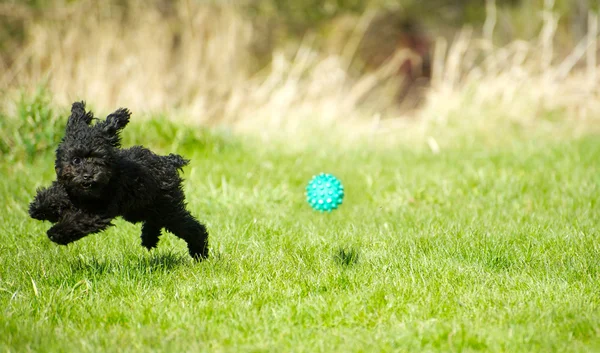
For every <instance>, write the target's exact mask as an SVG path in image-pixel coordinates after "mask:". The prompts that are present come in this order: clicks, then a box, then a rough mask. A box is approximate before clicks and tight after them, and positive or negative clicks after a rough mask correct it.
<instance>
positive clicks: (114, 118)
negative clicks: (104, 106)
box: [104, 108, 131, 134]
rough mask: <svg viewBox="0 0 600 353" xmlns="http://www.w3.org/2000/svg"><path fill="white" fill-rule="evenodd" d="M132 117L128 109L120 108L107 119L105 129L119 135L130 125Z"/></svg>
mask: <svg viewBox="0 0 600 353" xmlns="http://www.w3.org/2000/svg"><path fill="white" fill-rule="evenodd" d="M130 116H131V112H130V111H129V110H128V109H127V108H119V109H117V110H116V111H115V112H114V113H112V114H109V115H108V116H107V117H106V126H105V127H104V129H105V130H106V132H108V133H110V134H114V133H117V132H118V131H119V130H121V129H123V128H124V127H125V125H127V124H128V123H129V117H130Z"/></svg>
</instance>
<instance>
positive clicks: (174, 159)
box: [166, 153, 190, 169]
mask: <svg viewBox="0 0 600 353" xmlns="http://www.w3.org/2000/svg"><path fill="white" fill-rule="evenodd" d="M166 158H167V160H168V161H169V162H170V163H171V165H172V166H174V167H175V168H177V169H181V168H183V167H185V166H186V165H188V164H189V163H190V160H189V159H185V158H183V157H181V156H180V155H178V154H173V153H171V154H169V155H168V156H167V157H166Z"/></svg>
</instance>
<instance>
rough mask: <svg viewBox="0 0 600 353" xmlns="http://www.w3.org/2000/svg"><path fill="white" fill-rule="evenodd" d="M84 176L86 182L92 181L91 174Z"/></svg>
mask: <svg viewBox="0 0 600 353" xmlns="http://www.w3.org/2000/svg"><path fill="white" fill-rule="evenodd" d="M82 176H83V180H85V181H88V180H90V179H92V175H91V174H89V173H85V174H83V175H82Z"/></svg>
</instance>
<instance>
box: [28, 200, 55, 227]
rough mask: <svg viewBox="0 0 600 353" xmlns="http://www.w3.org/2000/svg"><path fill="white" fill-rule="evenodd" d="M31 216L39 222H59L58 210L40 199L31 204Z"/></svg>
mask: <svg viewBox="0 0 600 353" xmlns="http://www.w3.org/2000/svg"><path fill="white" fill-rule="evenodd" d="M29 216H30V217H31V218H33V219H37V220H39V221H50V222H54V223H55V222H57V221H58V212H57V210H56V209H52V208H50V207H48V205H45V204H43V203H41V202H40V201H39V200H38V199H35V200H34V201H33V202H32V203H31V204H29Z"/></svg>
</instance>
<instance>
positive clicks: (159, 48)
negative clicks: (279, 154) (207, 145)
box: [0, 0, 600, 149]
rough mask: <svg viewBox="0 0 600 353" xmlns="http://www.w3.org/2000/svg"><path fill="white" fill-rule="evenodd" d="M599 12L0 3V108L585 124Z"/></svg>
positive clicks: (272, 1) (182, 116)
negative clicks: (79, 104) (81, 105)
mask: <svg viewBox="0 0 600 353" xmlns="http://www.w3.org/2000/svg"><path fill="white" fill-rule="evenodd" d="M598 10H599V4H598V2H597V1H595V0H427V1H418V0H396V1H393V0H372V1H366V0H324V1H321V0H319V1H318V0H303V1H283V0H245V1H243V0H241V1H199V0H180V1H168V0H152V1H143V0H107V1H91V0H47V1H43V0H30V1H25V0H23V1H15V0H12V1H11V0H0V95H2V99H1V102H2V103H1V104H2V107H1V108H0V109H1V112H2V113H0V114H2V117H1V118H2V119H3V120H4V123H3V124H4V128H5V129H7V128H8V126H9V125H10V124H9V123H7V121H9V120H10V119H16V118H19V119H22V118H23V117H24V116H25V118H27V113H26V112H20V113H19V109H21V110H23V109H25V110H27V109H30V108H27V105H25V106H24V105H23V103H22V100H23V99H24V98H23V97H24V96H27V97H30V98H28V99H30V100H33V103H31V102H30V103H29V105H31V104H34V105H35V104H38V105H39V106H42V105H45V104H47V105H49V106H54V107H61V108H60V109H64V110H65V111H66V110H67V109H68V107H69V106H70V104H71V102H73V101H75V100H86V101H87V102H88V103H89V104H90V106H91V107H93V108H95V109H96V110H98V111H99V112H104V113H106V112H109V111H112V110H113V109H114V108H116V107H120V106H126V107H129V108H130V109H131V110H132V111H133V112H134V114H135V115H139V116H144V117H148V116H150V117H151V116H155V115H164V116H166V117H168V118H169V119H173V120H176V121H181V122H185V123H190V124H199V125H203V126H226V127H228V128H231V129H236V130H240V131H261V132H264V131H276V132H277V133H281V132H285V131H289V132H294V131H297V130H298V129H302V128H311V129H312V128H314V127H315V126H319V125H323V126H332V124H335V126H336V128H338V129H340V130H341V131H343V132H345V133H346V132H347V133H348V134H350V133H353V132H356V133H358V134H360V133H364V132H365V131H368V132H370V133H378V132H380V131H381V132H385V133H389V132H392V133H394V132H398V131H406V130H407V129H409V128H408V126H412V127H414V126H418V127H419V128H420V129H423V128H424V127H427V126H432V125H436V126H443V127H449V126H459V127H461V126H468V127H477V128H491V129H494V128H495V127H496V126H497V124H501V125H502V126H505V125H506V126H524V127H532V126H533V127H534V128H536V129H537V128H543V127H544V126H546V125H552V126H556V124H559V125H560V124H568V125H569V126H570V127H572V128H573V129H580V130H587V131H589V129H590V128H595V126H596V123H597V121H598V119H599V118H600V89H599V88H600V84H599V78H600V77H599V67H598V66H599V62H600V61H599V58H598V57H599V54H600V51H599V44H598V34H599V30H598V23H599V21H598ZM19 97H21V98H19ZM19 102H21V103H19ZM41 114H43V113H41ZM30 118H31V119H40V118H39V117H30ZM573 122H575V123H573ZM561 126H562V125H561ZM412 127H411V129H412ZM411 131H412V130H411ZM419 131H420V130H419ZM13 143H17V142H15V141H13ZM3 148H4V149H7V148H10V146H9V145H7V142H6V141H5V142H4V146H3Z"/></svg>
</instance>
